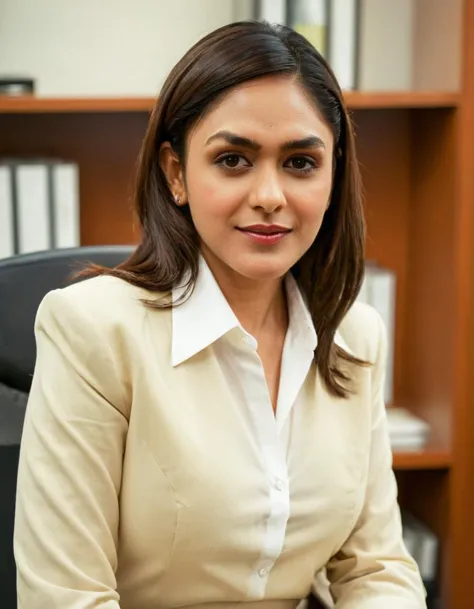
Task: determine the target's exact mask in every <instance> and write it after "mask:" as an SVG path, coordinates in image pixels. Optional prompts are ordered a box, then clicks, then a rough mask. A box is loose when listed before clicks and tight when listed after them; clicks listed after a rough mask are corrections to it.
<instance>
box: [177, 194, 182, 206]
mask: <svg viewBox="0 0 474 609" xmlns="http://www.w3.org/2000/svg"><path fill="white" fill-rule="evenodd" d="M176 203H177V204H178V205H181V197H180V196H179V195H176Z"/></svg>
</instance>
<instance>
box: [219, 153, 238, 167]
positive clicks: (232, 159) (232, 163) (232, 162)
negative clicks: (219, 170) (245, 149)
mask: <svg viewBox="0 0 474 609" xmlns="http://www.w3.org/2000/svg"><path fill="white" fill-rule="evenodd" d="M222 160H223V162H224V163H225V165H227V167H231V168H234V167H237V166H238V164H239V160H240V157H239V156H237V155H236V154H229V156H226V157H225V159H222Z"/></svg>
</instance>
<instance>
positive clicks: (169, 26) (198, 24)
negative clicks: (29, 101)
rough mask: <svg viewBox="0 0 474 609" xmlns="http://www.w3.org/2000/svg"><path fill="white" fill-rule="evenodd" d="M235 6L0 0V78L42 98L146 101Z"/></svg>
mask: <svg viewBox="0 0 474 609" xmlns="http://www.w3.org/2000/svg"><path fill="white" fill-rule="evenodd" d="M235 11H236V6H235V5H234V0H0V74H1V75H10V74H19V75H31V76H32V77H34V78H35V79H36V80H37V93H38V94H39V95H44V96H115V95H118V96H122V95H124V96H128V95H131V96H141V95H144V96H147V95H154V94H156V93H157V91H158V89H159V87H160V85H161V84H162V82H163V80H164V78H165V76H166V74H167V72H168V71H169V69H170V68H171V67H172V66H173V64H174V63H175V62H176V61H177V60H178V59H179V57H180V56H181V55H182V54H183V53H184V52H185V51H186V50H187V49H188V48H189V47H190V46H191V45H192V44H193V43H194V42H196V41H197V40H198V39H199V38H200V37H201V36H202V35H204V34H206V33H207V32H209V31H211V30H213V29H214V28H217V27H219V26H221V25H224V24H226V23H229V22H230V21H232V20H233V17H234V15H235V14H236V12H235Z"/></svg>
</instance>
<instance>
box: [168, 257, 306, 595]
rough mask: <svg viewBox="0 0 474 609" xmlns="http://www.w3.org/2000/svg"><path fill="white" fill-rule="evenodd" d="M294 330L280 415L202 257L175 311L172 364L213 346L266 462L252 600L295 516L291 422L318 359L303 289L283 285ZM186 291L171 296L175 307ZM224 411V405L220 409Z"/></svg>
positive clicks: (251, 342)
mask: <svg viewBox="0 0 474 609" xmlns="http://www.w3.org/2000/svg"><path fill="white" fill-rule="evenodd" d="M284 281H285V288H286V295H287V303H288V313H289V324H288V330H287V334H286V338H285V342H284V346H283V353H282V360H281V372H280V385H279V391H278V400H277V407H276V412H275V413H274V412H273V407H272V404H271V400H270V394H269V390H268V387H267V383H266V380H265V374H264V369H263V365H262V361H261V359H260V357H259V355H258V353H257V348H258V344H257V341H256V339H255V338H254V337H253V336H252V335H251V334H249V333H248V332H247V331H246V330H244V328H243V327H242V326H241V324H240V323H239V320H238V319H237V317H236V315H235V313H234V312H233V310H232V309H231V307H230V305H229V303H228V302H227V300H226V298H225V296H224V294H223V293H222V291H221V289H220V288H219V285H218V283H217V281H216V280H215V278H214V276H213V274H212V272H211V270H210V269H209V267H208V265H207V264H206V262H205V260H204V259H203V258H202V257H201V259H200V265H199V274H198V279H197V282H196V285H195V287H194V290H193V292H192V293H191V296H190V297H188V299H187V300H185V301H184V302H183V303H182V304H180V305H178V306H175V307H174V308H173V310H172V320H173V334H172V364H173V366H179V365H180V364H182V363H183V362H185V361H187V360H189V359H190V358H192V357H193V356H195V355H196V354H198V353H199V352H201V351H202V350H204V349H206V348H207V347H210V346H212V349H213V350H214V353H215V356H216V358H217V360H218V362H219V364H220V366H221V369H222V371H223V373H224V376H225V378H226V381H227V383H228V385H229V387H230V389H231V391H232V393H233V395H234V396H235V397H236V400H237V403H238V404H239V407H240V409H241V415H242V417H244V418H245V420H246V423H247V427H248V430H249V433H250V434H252V435H253V438H254V442H255V443H256V445H257V447H258V450H259V451H260V455H261V464H262V468H263V470H264V475H265V476H266V478H267V482H268V489H269V503H268V512H267V515H266V520H267V525H266V535H265V541H264V543H263V545H262V548H261V553H260V558H259V560H258V561H257V562H256V563H255V565H254V569H253V577H252V580H251V582H250V589H249V596H250V597H257V598H258V597H260V596H263V595H264V593H265V587H266V583H267V579H268V575H269V573H270V571H271V568H272V566H273V564H274V563H275V561H276V560H277V558H278V557H279V555H280V553H281V551H282V548H283V543H284V539H285V532H286V524H287V521H288V518H289V516H290V485H289V475H290V473H289V471H288V464H287V458H286V457H287V453H288V450H289V448H290V445H291V442H293V441H297V439H296V438H295V437H294V436H292V425H291V420H292V414H293V412H294V411H295V410H297V409H298V394H299V392H300V389H301V387H302V385H303V382H304V380H305V378H306V376H307V374H308V371H309V369H310V367H311V364H312V362H313V359H314V350H315V349H316V346H317V335H316V331H315V329H314V325H313V322H312V319H311V315H310V313H309V310H308V308H307V306H306V304H305V302H304V299H303V296H302V294H301V293H300V290H299V288H298V285H297V283H296V281H295V279H294V278H293V276H292V275H291V273H288V274H287V276H286V277H285V280H284ZM183 292H184V288H183V287H178V288H176V289H175V290H173V302H176V301H178V300H179V299H180V298H181V297H182V295H183ZM223 408H225V405H223Z"/></svg>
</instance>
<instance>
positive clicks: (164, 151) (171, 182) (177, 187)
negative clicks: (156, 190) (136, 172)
mask: <svg viewBox="0 0 474 609" xmlns="http://www.w3.org/2000/svg"><path fill="white" fill-rule="evenodd" d="M159 162H160V167H161V170H162V171H163V173H164V174H165V177H166V181H167V182H168V188H169V189H170V192H171V195H172V197H173V198H174V200H175V203H176V205H179V206H183V205H186V203H187V197H186V189H185V186H184V171H183V166H182V164H181V161H180V160H179V159H178V157H177V155H176V153H175V151H174V150H173V148H172V147H171V144H170V143H169V142H163V144H162V145H161V147H160V154H159Z"/></svg>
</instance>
